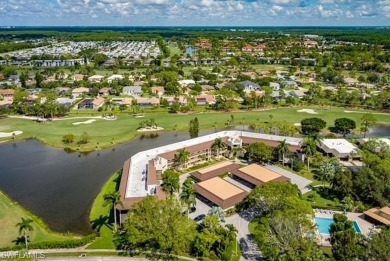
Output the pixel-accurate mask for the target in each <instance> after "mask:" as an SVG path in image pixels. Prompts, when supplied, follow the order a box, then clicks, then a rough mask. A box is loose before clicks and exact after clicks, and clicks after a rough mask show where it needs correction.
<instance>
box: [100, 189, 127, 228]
mask: <svg viewBox="0 0 390 261" xmlns="http://www.w3.org/2000/svg"><path fill="white" fill-rule="evenodd" d="M103 198H104V203H103V206H104V207H106V206H109V207H110V208H112V209H113V212H114V231H116V229H117V222H116V207H117V206H118V205H119V206H121V207H123V203H122V201H121V194H119V192H117V191H116V192H111V193H107V194H105V195H104V196H103Z"/></svg>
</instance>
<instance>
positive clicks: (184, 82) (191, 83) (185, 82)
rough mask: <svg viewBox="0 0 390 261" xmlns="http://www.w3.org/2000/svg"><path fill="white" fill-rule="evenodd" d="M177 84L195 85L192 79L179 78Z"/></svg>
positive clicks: (184, 85)
mask: <svg viewBox="0 0 390 261" xmlns="http://www.w3.org/2000/svg"><path fill="white" fill-rule="evenodd" d="M179 84H180V86H181V87H191V86H194V85H195V81H194V80H180V81H179Z"/></svg>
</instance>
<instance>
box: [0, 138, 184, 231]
mask: <svg viewBox="0 0 390 261" xmlns="http://www.w3.org/2000/svg"><path fill="white" fill-rule="evenodd" d="M188 138H189V136H188V134H178V135H175V134H173V133H162V134H159V135H158V136H157V137H148V136H146V137H145V136H143V137H142V136H141V137H139V138H136V139H134V140H133V141H131V142H128V143H126V144H123V145H118V146H116V147H115V149H114V150H113V149H108V150H101V151H99V152H93V153H90V154H88V155H83V154H79V153H66V152H65V151H64V150H62V149H56V148H52V147H49V146H46V145H44V144H42V143H40V142H39V141H36V140H27V141H22V142H15V143H6V144H1V145H0V190H2V191H4V192H5V193H7V194H8V195H9V196H10V197H11V198H12V199H14V200H16V201H18V202H19V203H21V205H22V206H24V207H25V208H27V209H28V210H30V211H31V212H33V213H34V214H36V215H37V216H39V217H41V218H42V219H43V220H44V221H45V222H46V223H47V224H48V225H49V227H50V228H52V229H53V230H55V231H59V232H73V233H77V234H87V233H89V232H90V231H91V230H90V225H89V220H88V217H89V212H90V208H91V206H92V203H93V201H94V199H95V197H96V195H97V194H98V193H99V191H100V189H101V187H102V186H103V184H104V183H105V182H106V181H107V180H108V179H109V177H110V176H111V175H112V174H113V173H114V172H115V171H117V170H119V169H121V168H122V165H123V162H124V161H125V160H126V159H128V158H129V157H131V156H132V155H134V154H135V153H137V152H139V151H143V150H147V149H151V148H154V147H158V146H163V145H166V144H169V143H173V142H179V141H182V140H185V139H188Z"/></svg>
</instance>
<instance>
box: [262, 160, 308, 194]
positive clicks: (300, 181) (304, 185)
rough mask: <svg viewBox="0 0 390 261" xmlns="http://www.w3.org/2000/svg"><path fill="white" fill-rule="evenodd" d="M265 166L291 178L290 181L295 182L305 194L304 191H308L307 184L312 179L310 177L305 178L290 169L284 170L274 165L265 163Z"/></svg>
mask: <svg viewBox="0 0 390 261" xmlns="http://www.w3.org/2000/svg"><path fill="white" fill-rule="evenodd" d="M265 167H266V168H267V169H269V170H272V171H275V172H276V173H278V174H280V175H283V176H285V177H287V178H289V179H290V180H291V183H293V184H296V185H297V186H298V188H299V189H300V190H301V192H302V194H305V193H306V192H309V191H310V190H311V189H310V186H309V185H310V184H311V183H312V181H311V180H310V179H306V178H304V177H301V176H299V175H297V174H295V173H293V172H291V171H288V170H285V169H283V168H281V167H278V166H275V165H266V166H265Z"/></svg>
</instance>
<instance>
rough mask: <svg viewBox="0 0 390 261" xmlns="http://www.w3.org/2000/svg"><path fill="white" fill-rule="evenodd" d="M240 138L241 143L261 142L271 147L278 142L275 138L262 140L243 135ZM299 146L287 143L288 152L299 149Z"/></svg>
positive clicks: (277, 144) (275, 145)
mask: <svg viewBox="0 0 390 261" xmlns="http://www.w3.org/2000/svg"><path fill="white" fill-rule="evenodd" d="M241 139H242V143H244V144H251V143H255V142H262V143H264V144H265V145H267V146H270V147H273V148H276V147H277V146H279V144H280V142H279V141H277V140H264V139H257V138H250V137H244V136H241ZM300 148H301V147H300V146H296V145H289V150H290V152H297V151H298V150H300Z"/></svg>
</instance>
